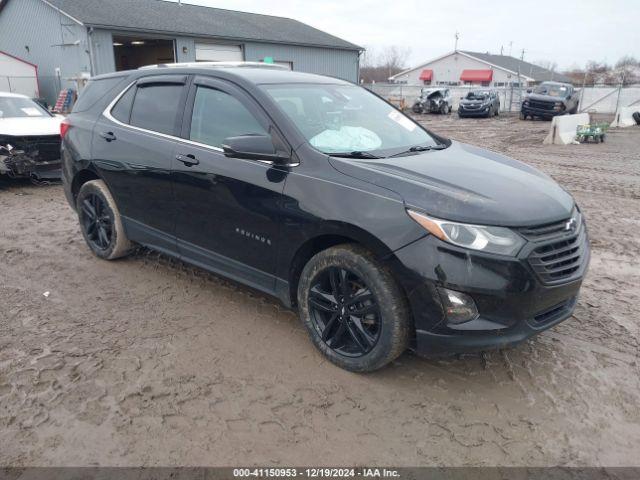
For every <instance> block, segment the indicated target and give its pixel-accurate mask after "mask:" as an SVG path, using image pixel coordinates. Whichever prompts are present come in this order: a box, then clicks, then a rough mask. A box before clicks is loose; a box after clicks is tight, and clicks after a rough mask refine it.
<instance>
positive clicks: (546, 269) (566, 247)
mask: <svg viewBox="0 0 640 480" xmlns="http://www.w3.org/2000/svg"><path fill="white" fill-rule="evenodd" d="M574 226H575V227H574ZM520 232H521V233H522V234H523V235H524V236H525V237H527V238H528V239H529V240H531V241H534V242H536V243H539V246H537V247H535V248H534V249H533V251H532V252H531V254H530V255H529V265H531V268H532V269H533V270H534V271H535V273H536V274H537V275H538V277H539V278H540V280H541V281H542V282H543V283H545V284H555V283H563V282H567V281H570V280H573V279H574V278H575V277H577V276H578V275H579V274H580V270H581V267H582V264H583V262H584V257H585V250H586V248H587V233H586V227H585V225H584V221H583V219H582V215H581V214H580V212H578V211H575V212H574V214H573V215H572V217H571V219H569V220H565V221H563V222H557V223H553V224H548V225H543V226H540V227H536V228H524V229H521V231H520Z"/></svg>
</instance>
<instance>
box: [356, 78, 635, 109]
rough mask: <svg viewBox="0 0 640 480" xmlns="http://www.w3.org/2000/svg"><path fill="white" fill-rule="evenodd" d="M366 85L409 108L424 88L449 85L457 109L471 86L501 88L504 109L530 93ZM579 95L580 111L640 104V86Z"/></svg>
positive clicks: (581, 90) (505, 89)
mask: <svg viewBox="0 0 640 480" xmlns="http://www.w3.org/2000/svg"><path fill="white" fill-rule="evenodd" d="M362 86H363V87H365V88H367V89H369V90H371V91H372V92H374V93H376V94H378V95H380V96H381V97H382V98H384V99H386V100H387V101H389V102H391V103H393V104H394V105H396V106H397V107H400V108H403V109H405V108H406V109H410V108H411V106H412V105H413V103H414V102H415V101H416V100H417V99H418V97H420V91H421V90H422V89H423V88H448V89H449V91H450V92H451V97H452V99H453V109H454V110H457V108H458V103H459V102H460V99H461V98H463V97H465V96H466V95H467V93H468V92H469V91H470V90H481V89H491V90H495V91H496V92H498V96H499V98H500V111H501V112H506V113H508V112H513V113H518V112H520V104H521V103H522V100H523V99H524V97H525V96H526V95H527V88H530V87H516V86H507V87H478V86H470V85H464V86H463V85H456V86H444V85H442V86H437V87H436V86H423V85H403V84H391V83H372V84H363V85H362ZM577 90H578V95H580V111H583V112H592V113H612V114H613V113H615V112H616V109H617V107H628V106H632V105H640V86H631V87H617V86H602V87H584V88H579V87H578V89H577Z"/></svg>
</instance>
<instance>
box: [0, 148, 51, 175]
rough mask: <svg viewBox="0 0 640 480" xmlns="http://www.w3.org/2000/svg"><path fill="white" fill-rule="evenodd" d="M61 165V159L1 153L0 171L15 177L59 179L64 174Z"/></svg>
mask: <svg viewBox="0 0 640 480" xmlns="http://www.w3.org/2000/svg"><path fill="white" fill-rule="evenodd" d="M61 165H62V162H61V160H60V159H58V160H38V159H34V158H33V157H31V156H29V155H26V154H17V155H0V173H1V174H5V175H8V176H10V177H14V178H20V177H35V178H38V179H58V178H60V176H61V175H62V171H61Z"/></svg>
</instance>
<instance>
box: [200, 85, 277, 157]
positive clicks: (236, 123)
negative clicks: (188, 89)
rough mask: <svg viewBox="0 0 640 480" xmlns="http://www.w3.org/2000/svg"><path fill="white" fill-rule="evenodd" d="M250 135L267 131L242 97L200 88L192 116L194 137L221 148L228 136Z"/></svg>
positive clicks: (201, 141) (263, 133)
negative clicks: (245, 104) (241, 99)
mask: <svg viewBox="0 0 640 480" xmlns="http://www.w3.org/2000/svg"><path fill="white" fill-rule="evenodd" d="M250 134H259V135H265V134H267V132H266V131H265V129H264V128H263V127H262V125H260V123H259V122H258V120H256V118H255V117H254V116H253V115H252V114H251V112H249V110H247V108H246V107H245V106H244V105H242V103H240V101H239V100H238V99H236V98H234V97H232V96H231V95H229V94H228V93H225V92H222V91H220V90H215V89H213V88H206V87H198V90H197V91H196V98H195V102H194V105H193V115H192V117H191V132H190V136H189V138H190V139H191V140H193V141H194V142H199V143H204V144H207V145H211V146H214V147H220V146H221V145H222V142H223V140H224V139H225V138H228V137H236V136H239V135H250Z"/></svg>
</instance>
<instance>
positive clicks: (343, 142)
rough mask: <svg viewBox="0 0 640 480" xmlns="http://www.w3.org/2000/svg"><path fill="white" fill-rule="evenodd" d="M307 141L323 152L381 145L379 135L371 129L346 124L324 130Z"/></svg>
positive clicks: (356, 149)
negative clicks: (335, 128)
mask: <svg viewBox="0 0 640 480" xmlns="http://www.w3.org/2000/svg"><path fill="white" fill-rule="evenodd" d="M309 142H310V143H311V145H313V146H314V147H316V148H317V149H319V150H322V151H323V152H353V151H367V150H375V149H376V148H380V147H381V146H382V140H380V137H379V136H378V135H376V134H375V133H374V132H372V131H371V130H368V129H366V128H362V127H347V126H343V127H341V128H340V129H339V130H325V131H324V132H321V133H319V134H318V135H316V136H315V137H313V138H312V139H311V140H309Z"/></svg>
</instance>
